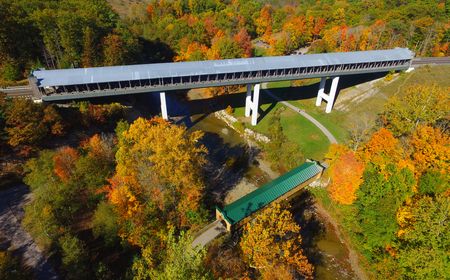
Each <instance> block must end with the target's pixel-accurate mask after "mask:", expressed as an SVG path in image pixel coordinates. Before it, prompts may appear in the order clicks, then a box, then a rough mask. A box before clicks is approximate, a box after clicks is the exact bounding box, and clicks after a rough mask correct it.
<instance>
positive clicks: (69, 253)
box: [59, 234, 90, 279]
mask: <svg viewBox="0 0 450 280" xmlns="http://www.w3.org/2000/svg"><path fill="white" fill-rule="evenodd" d="M59 244H60V246H61V251H62V267H63V269H64V270H65V271H66V272H67V278H68V279H83V278H84V279H86V278H88V277H89V275H90V271H89V264H90V261H89V252H88V251H87V249H86V245H85V244H84V242H83V241H81V240H79V239H78V238H77V237H75V236H72V235H70V234H65V235H63V236H62V237H61V238H60V239H59Z"/></svg>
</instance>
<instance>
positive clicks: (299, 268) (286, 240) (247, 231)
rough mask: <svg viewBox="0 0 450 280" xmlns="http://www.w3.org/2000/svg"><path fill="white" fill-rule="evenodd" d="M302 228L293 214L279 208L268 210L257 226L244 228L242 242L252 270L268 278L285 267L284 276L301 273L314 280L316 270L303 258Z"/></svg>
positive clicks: (273, 207)
mask: <svg viewBox="0 0 450 280" xmlns="http://www.w3.org/2000/svg"><path fill="white" fill-rule="evenodd" d="M299 232H300V227H299V226H298V225H297V224H296V223H295V222H294V221H293V219H292V214H291V213H290V212H289V211H287V210H282V209H281V206H280V205H279V204H273V205H271V207H269V208H266V209H265V210H264V211H263V212H262V213H261V214H260V215H259V216H258V217H257V218H256V221H254V222H253V223H251V224H250V223H248V224H247V225H245V227H244V233H243V235H242V239H241V242H240V246H241V249H242V253H243V256H244V258H245V260H246V262H247V263H248V265H249V266H250V267H253V268H256V269H258V270H259V271H261V273H262V274H263V275H264V274H266V273H267V274H274V273H275V271H273V269H272V268H274V267H283V269H282V270H281V272H282V273H285V272H286V271H289V273H288V274H292V275H294V274H295V273H299V274H300V275H302V276H303V277H305V278H306V279H312V278H313V276H312V275H313V266H312V265H311V264H310V263H309V262H308V260H307V259H306V257H305V256H304V255H303V252H302V249H300V244H301V242H302V238H301V236H300V235H299Z"/></svg>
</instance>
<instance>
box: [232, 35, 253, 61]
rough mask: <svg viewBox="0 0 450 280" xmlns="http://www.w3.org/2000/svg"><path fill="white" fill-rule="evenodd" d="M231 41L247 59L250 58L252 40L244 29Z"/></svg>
mask: <svg viewBox="0 0 450 280" xmlns="http://www.w3.org/2000/svg"><path fill="white" fill-rule="evenodd" d="M233 40H234V41H236V43H237V44H238V45H239V46H240V47H241V48H242V49H243V50H244V53H245V55H246V56H247V57H251V56H252V42H251V41H252V38H251V37H250V35H248V33H247V31H246V30H245V28H242V29H241V31H239V33H238V34H236V35H234V37H233Z"/></svg>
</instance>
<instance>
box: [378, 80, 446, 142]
mask: <svg viewBox="0 0 450 280" xmlns="http://www.w3.org/2000/svg"><path fill="white" fill-rule="evenodd" d="M384 114H385V116H386V119H387V128H388V129H389V130H390V131H392V132H393V133H394V135H396V136H399V135H403V134H413V133H414V132H415V131H417V129H418V128H419V127H420V126H423V125H436V124H438V123H439V122H441V121H444V120H445V117H447V116H448V115H449V114H450V88H442V87H440V86H438V85H437V84H431V85H424V86H422V85H415V86H413V87H410V88H408V89H407V90H406V92H405V94H404V95H403V96H400V95H398V94H396V95H394V96H393V97H392V98H390V99H389V100H388V103H387V104H386V105H385V107H384Z"/></svg>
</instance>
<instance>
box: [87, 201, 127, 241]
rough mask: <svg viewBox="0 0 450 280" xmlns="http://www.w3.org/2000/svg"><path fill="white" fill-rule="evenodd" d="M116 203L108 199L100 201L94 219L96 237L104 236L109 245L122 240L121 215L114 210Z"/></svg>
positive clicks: (93, 226) (93, 225) (93, 227)
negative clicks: (111, 202)
mask: <svg viewBox="0 0 450 280" xmlns="http://www.w3.org/2000/svg"><path fill="white" fill-rule="evenodd" d="M114 208H115V205H114V204H110V203H108V202H106V201H103V202H100V204H99V205H98V207H97V210H95V214H94V219H93V220H92V223H91V225H92V231H93V233H94V236H95V238H98V237H103V240H104V243H105V245H106V246H107V247H114V246H116V245H117V244H118V243H119V242H120V237H119V230H120V228H121V227H120V225H119V224H118V222H117V221H118V220H119V216H118V215H117V214H116V212H115V211H114Z"/></svg>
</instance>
